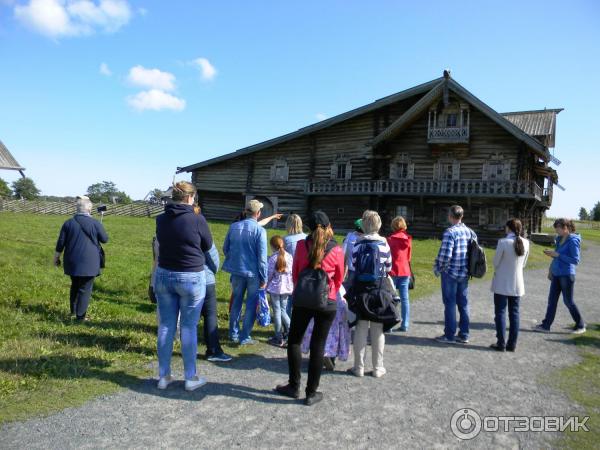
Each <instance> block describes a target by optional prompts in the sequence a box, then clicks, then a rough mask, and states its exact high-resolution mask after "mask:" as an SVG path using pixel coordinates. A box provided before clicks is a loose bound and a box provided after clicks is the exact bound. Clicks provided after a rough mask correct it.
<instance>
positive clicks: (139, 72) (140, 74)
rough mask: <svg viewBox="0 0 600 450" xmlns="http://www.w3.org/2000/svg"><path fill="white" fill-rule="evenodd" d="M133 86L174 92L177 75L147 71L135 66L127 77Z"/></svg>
mask: <svg viewBox="0 0 600 450" xmlns="http://www.w3.org/2000/svg"><path fill="white" fill-rule="evenodd" d="M127 79H128V80H129V82H130V83H131V84H134V85H136V86H142V87H145V88H153V89H159V90H162V91H172V90H174V89H175V75H173V74H172V73H169V72H163V71H162V70H159V69H146V68H145V67H143V66H139V65H138V66H134V67H132V68H131V69H129V75H128V77H127Z"/></svg>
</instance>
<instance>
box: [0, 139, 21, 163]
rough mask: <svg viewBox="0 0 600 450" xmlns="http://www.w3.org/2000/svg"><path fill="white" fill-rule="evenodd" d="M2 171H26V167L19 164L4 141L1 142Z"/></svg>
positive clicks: (0, 161)
mask: <svg viewBox="0 0 600 450" xmlns="http://www.w3.org/2000/svg"><path fill="white" fill-rule="evenodd" d="M0 169H9V170H25V167H23V166H21V164H19V163H18V162H17V160H16V159H15V157H14V156H13V155H12V154H11V153H10V152H9V151H8V149H7V148H6V146H5V145H4V144H3V143H2V141H0Z"/></svg>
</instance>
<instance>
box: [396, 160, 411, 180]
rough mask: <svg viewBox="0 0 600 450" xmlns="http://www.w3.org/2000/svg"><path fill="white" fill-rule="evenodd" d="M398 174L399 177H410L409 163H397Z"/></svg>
mask: <svg viewBox="0 0 600 450" xmlns="http://www.w3.org/2000/svg"><path fill="white" fill-rule="evenodd" d="M396 176H397V177H398V178H408V163H405V162H402V163H398V164H397V165H396Z"/></svg>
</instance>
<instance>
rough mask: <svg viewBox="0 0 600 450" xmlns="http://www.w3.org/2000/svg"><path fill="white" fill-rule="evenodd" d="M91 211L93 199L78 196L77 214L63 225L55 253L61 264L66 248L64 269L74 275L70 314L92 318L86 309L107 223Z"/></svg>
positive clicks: (105, 238)
mask: <svg viewBox="0 0 600 450" xmlns="http://www.w3.org/2000/svg"><path fill="white" fill-rule="evenodd" d="M91 211H92V202H91V201H90V199H89V198H88V197H85V196H83V197H77V214H75V216H73V217H72V218H71V219H69V220H67V221H66V222H65V223H64V224H63V226H62V228H61V229H60V234H59V236H58V241H57V243H56V253H55V254H54V265H55V266H57V267H58V266H60V264H61V261H60V255H61V253H62V252H63V251H64V258H63V266H64V272H65V275H69V276H70V277H71V294H70V302H71V315H74V316H75V317H76V319H77V320H79V321H85V320H89V318H88V317H86V313H87V309H88V305H89V303H90V297H91V296H92V288H93V286H94V279H95V278H96V277H97V276H98V275H100V243H103V244H104V243H106V242H108V235H107V234H106V231H104V227H103V226H102V224H101V223H100V222H98V221H97V220H96V219H94V218H92V216H91Z"/></svg>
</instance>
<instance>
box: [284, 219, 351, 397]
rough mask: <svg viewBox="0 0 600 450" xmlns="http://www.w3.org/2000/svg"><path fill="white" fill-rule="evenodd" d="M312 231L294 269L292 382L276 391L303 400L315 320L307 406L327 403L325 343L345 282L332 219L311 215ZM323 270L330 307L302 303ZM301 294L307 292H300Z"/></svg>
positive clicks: (301, 244) (299, 246)
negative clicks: (306, 351)
mask: <svg viewBox="0 0 600 450" xmlns="http://www.w3.org/2000/svg"><path fill="white" fill-rule="evenodd" d="M308 227H309V228H310V230H311V233H310V236H308V237H307V238H306V240H303V241H299V242H298V244H297V246H296V253H295V255H294V263H293V266H292V277H293V280H294V286H295V290H294V296H295V297H294V305H293V310H292V319H291V324H290V332H289V337H288V350H287V353H288V366H289V372H290V377H289V382H288V384H285V385H280V386H277V387H276V388H275V390H276V391H277V392H278V393H280V394H281V395H285V396H287V397H292V398H299V397H300V366H301V364H302V353H301V344H302V338H303V336H304V333H305V331H306V328H307V327H308V324H309V322H310V321H311V319H313V320H314V328H313V332H312V337H311V340H310V360H309V364H308V382H307V384H306V400H305V404H306V405H308V406H311V405H313V404H315V403H317V402H319V401H321V400H322V399H323V394H322V393H321V392H318V391H317V388H318V387H319V381H320V379H321V371H322V370H323V358H324V352H325V342H326V340H327V335H328V333H329V328H330V327H331V324H332V322H333V320H334V318H335V314H336V309H337V305H336V298H337V294H338V291H339V289H340V287H341V285H342V281H343V280H344V253H343V251H342V248H341V247H340V246H339V245H337V243H336V242H335V240H334V239H333V230H332V228H331V224H330V222H329V218H328V217H327V214H325V213H324V212H323V211H315V212H314V213H312V214H311V216H310V217H309V220H308ZM319 269H322V271H324V272H325V273H326V274H327V290H328V292H327V302H326V303H327V304H326V306H323V305H319V301H318V299H317V298H315V299H314V304H313V302H312V301H311V300H310V299H309V300H310V301H308V302H306V301H303V302H301V301H300V296H301V294H303V293H306V292H309V291H310V289H311V287H310V283H311V281H310V280H311V278H310V274H312V276H313V279H314V274H315V272H316V271H317V270H319ZM307 286H308V287H307ZM313 287H314V286H313ZM301 290H303V292H300V291H301ZM296 295H298V297H296ZM304 297H306V295H305V296H304ZM297 300H298V301H297Z"/></svg>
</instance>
